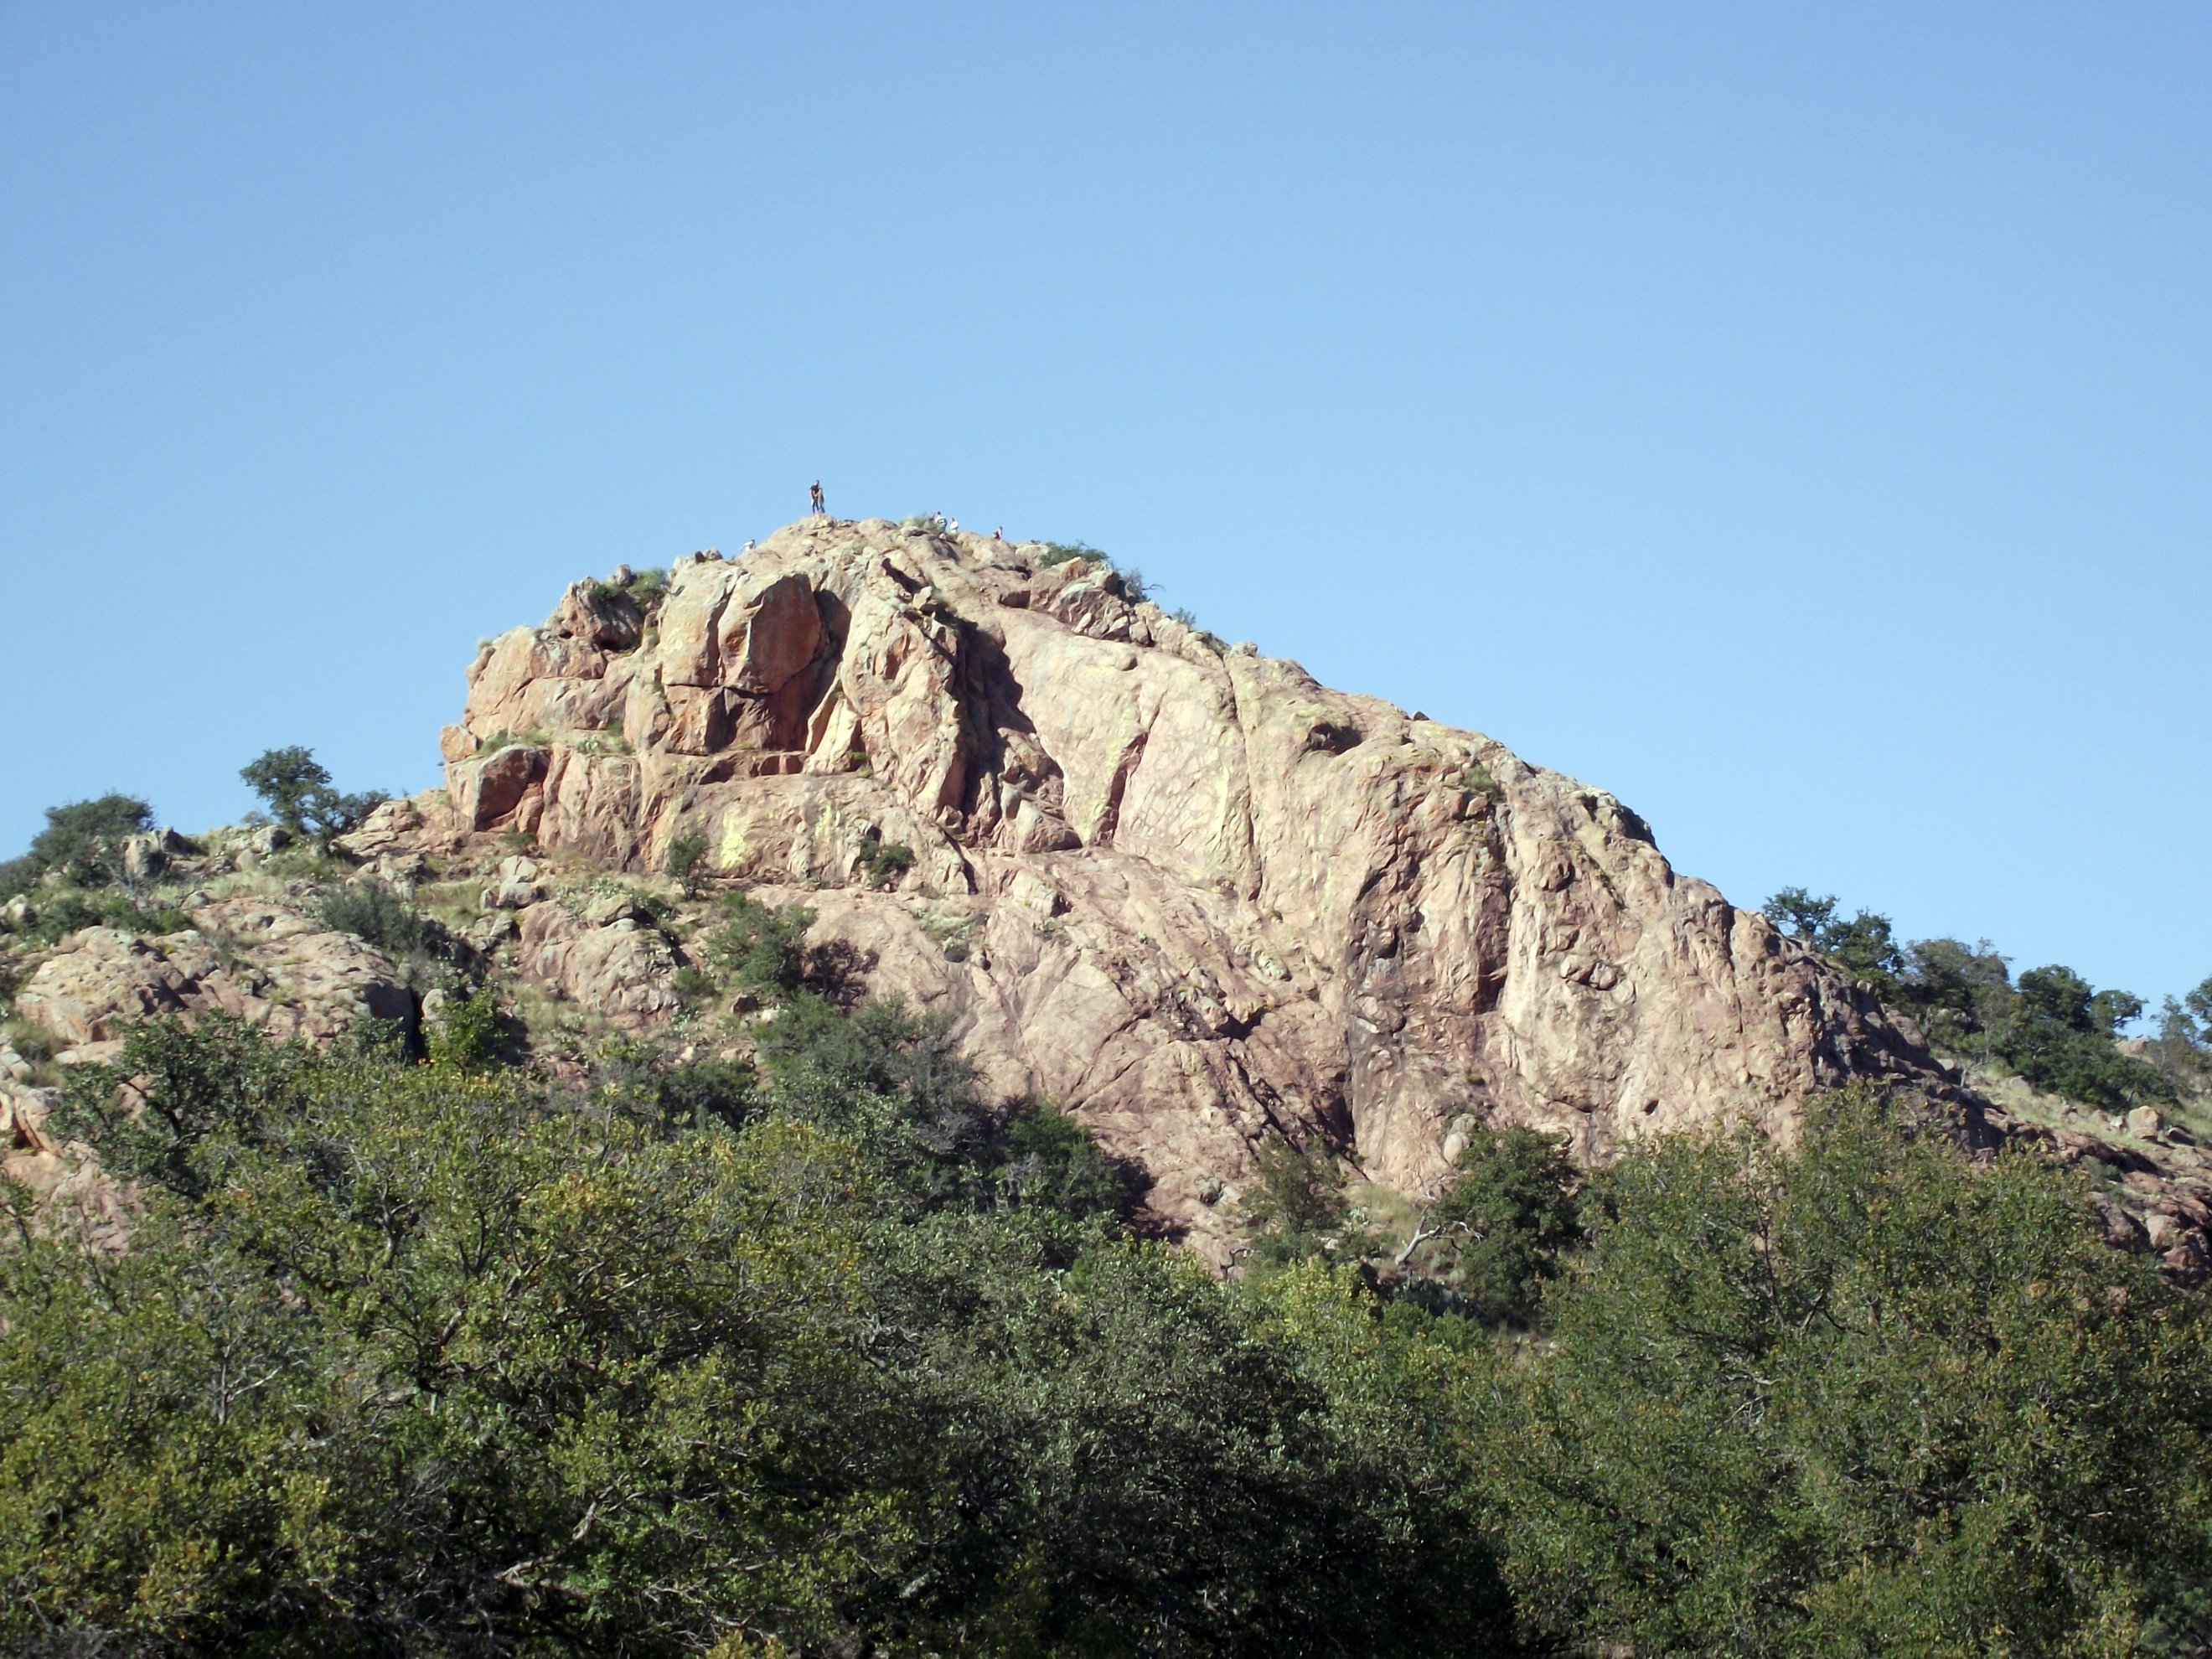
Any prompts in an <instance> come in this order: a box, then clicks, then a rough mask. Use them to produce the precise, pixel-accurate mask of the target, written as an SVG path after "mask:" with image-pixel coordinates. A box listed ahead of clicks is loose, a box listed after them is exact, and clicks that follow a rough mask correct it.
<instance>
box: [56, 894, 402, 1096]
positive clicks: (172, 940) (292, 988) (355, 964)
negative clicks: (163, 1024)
mask: <svg viewBox="0 0 2212 1659" xmlns="http://www.w3.org/2000/svg"><path fill="white" fill-rule="evenodd" d="M191 918H192V921H193V926H192V927H191V928H190V929H188V930H187V931H185V932H183V933H171V934H167V935H166V936H164V937H161V938H152V939H149V938H142V937H140V936H138V935H136V934H132V933H119V932H118V931H116V930H115V929H113V928H110V927H88V928H86V929H84V930H83V931H82V932H81V933H75V934H72V935H71V936H70V938H69V939H66V940H64V942H63V944H62V946H61V948H60V949H59V950H58V951H56V952H55V953H54V954H53V955H52V956H50V957H47V958H46V960H45V961H44V962H42V963H40V966H39V968H38V970H37V971H36V972H35V973H33V975H31V977H30V979H29V981H27V983H26V984H25V985H24V986H23V987H22V988H21V991H20V992H18V993H17V994H16V999H15V1010H16V1012H17V1013H19V1014H21V1015H22V1016H23V1017H25V1018H29V1019H31V1020H33V1021H35V1022H37V1023H38V1024H40V1025H43V1026H45V1027H46V1029H47V1030H51V1031H52V1032H53V1033H54V1035H55V1036H57V1037H58V1038H59V1039H60V1041H61V1042H63V1043H64V1044H66V1045H67V1047H66V1048H65V1050H64V1054H63V1055H62V1058H63V1059H64V1060H105V1059H107V1058H109V1057H110V1056H111V1055H112V1053H113V1052H114V1049H115V1048H116V1046H117V1045H118V1044H119V1043H120V1042H121V1041H122V1038H123V1036H124V1033H125V1031H126V1030H128V1029H129V1028H130V1027H131V1025H132V1024H135V1023H137V1021H139V1020H142V1019H145V1018H152V1017H155V1016H159V1015H163V1014H179V1015H183V1016H185V1017H186V1018H191V1017H192V1016H196V1015H198V1014H203V1013H207V1012H215V1011H219V1012H223V1013H228V1014H234V1015H236V1016H238V1017H239V1018H242V1019H246V1020H250V1021H251V1022H252V1023H253V1024H257V1025H260V1026H263V1027H264V1028H266V1029H267V1030H269V1031H270V1032H271V1033H272V1034H274V1035H275V1036H282V1037H289V1036H303V1037H307V1038H310V1039H313V1040H315V1041H318V1042H327V1041H328V1040H329V1039H330V1038H331V1037H333V1036H337V1035H338V1034H339V1033H340V1032H342V1031H343V1030H346V1029H347V1028H348V1027H349V1026H350V1025H352V1024H355V1023H356V1021H358V1020H362V1019H366V1018H377V1019H388V1020H393V1021H396V1022H398V1023H400V1024H403V1025H405V1026H407V1027H408V1028H409V1029H410V1030H411V1029H412V1026H413V1022H414V1019H415V999H414V996H413V994H412V993H411V992H410V991H409V990H408V988H407V987H406V986H405V985H404V983H402V982H401V980H400V978H399V975H398V973H397V971H396V970H395V969H393V967H392V963H390V962H389V961H388V960H387V959H386V957H384V956H383V955H382V954H380V952H378V951H375V950H374V949H372V948H371V947H370V946H368V945H365V944H363V943H362V941H361V940H360V939H356V938H355V937H354V936H353V935H352V934H350V933H332V932H330V931H329V930H327V929H325V928H323V927H319V926H318V925H317V924H316V923H314V922H313V921H310V920H309V919H308V918H307V916H305V915H302V914H301V913H300V912H298V911H296V910H294V909H292V908H289V906H285V905H281V904H276V903H273V902H266V901H264V900H261V899H257V898H246V897H231V898H223V899H216V900H212V901H210V902H205V903H203V904H201V905H199V906H198V907H197V908H194V909H193V910H192V912H191Z"/></svg>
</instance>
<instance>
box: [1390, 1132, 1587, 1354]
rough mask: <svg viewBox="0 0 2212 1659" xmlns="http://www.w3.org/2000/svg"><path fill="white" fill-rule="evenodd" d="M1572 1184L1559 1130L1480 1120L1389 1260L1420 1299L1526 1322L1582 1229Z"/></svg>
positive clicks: (1576, 1180) (1576, 1177)
mask: <svg viewBox="0 0 2212 1659" xmlns="http://www.w3.org/2000/svg"><path fill="white" fill-rule="evenodd" d="M1580 1184H1581V1176H1580V1174H1579V1172H1578V1171H1577V1170H1576V1169H1575V1167H1574V1165H1573V1164H1572V1163H1571V1162H1570V1161H1569V1159H1568V1158H1567V1152H1566V1141H1565V1138H1564V1137H1563V1136H1559V1135H1549V1134H1544V1133H1540V1132H1539V1131H1537V1130H1534V1129H1529V1128H1525V1127H1520V1126H1517V1125H1516V1126H1514V1127H1509V1128H1504V1129H1498V1128H1492V1127H1489V1126H1487V1125H1482V1126H1479V1127H1476V1128H1475V1129H1474V1131H1472V1132H1471V1133H1470V1134H1469V1137H1468V1145H1467V1146H1466V1149H1465V1150H1464V1151H1462V1152H1461V1153H1460V1155H1459V1158H1458V1160H1457V1161H1456V1163H1455V1164H1454V1166H1453V1174H1452V1176H1451V1179H1450V1181H1449V1182H1448V1183H1447V1184H1446V1185H1445V1186H1444V1188H1443V1191H1442V1192H1441V1193H1440V1194H1438V1196H1437V1200H1436V1201H1435V1202H1434V1203H1433V1204H1431V1205H1430V1206H1428V1207H1427V1208H1426V1209H1425V1210H1424V1211H1423V1212H1422V1213H1421V1216H1420V1218H1419V1221H1418V1222H1417V1223H1416V1224H1415V1226H1414V1230H1413V1234H1412V1236H1411V1237H1409V1238H1408V1239H1407V1242H1406V1244H1405V1247H1404V1248H1403V1249H1401V1251H1400V1252H1399V1254H1398V1265H1399V1266H1401V1267H1404V1268H1407V1269H1408V1270H1409V1271H1410V1273H1412V1274H1413V1280H1412V1283H1413V1288H1414V1293H1416V1294H1419V1295H1422V1296H1423V1298H1424V1299H1425V1300H1428V1301H1431V1302H1436V1303H1437V1304H1439V1305H1443V1306H1449V1307H1454V1308H1459V1307H1464V1308H1466V1309H1467V1310H1469V1311H1471V1312H1473V1313H1474V1314H1475V1315H1476V1316H1479V1317H1480V1318H1483V1319H1485V1320H1490V1321H1500V1320H1506V1321H1513V1322H1521V1323H1526V1322H1528V1321H1529V1320H1530V1319H1532V1318H1534V1316H1535V1313H1536V1310H1537V1306H1538V1303H1539V1299H1540V1297H1541V1294H1542V1291H1543V1286H1544V1285H1545V1283H1546V1282H1547V1280H1549V1279H1551V1278H1552V1277H1553V1275H1554V1274H1555V1273H1558V1271H1559V1266H1560V1263H1561V1261H1562V1260H1563V1258H1564V1257H1565V1254H1566V1252H1567V1251H1569V1250H1570V1249H1572V1248H1573V1246H1574V1245H1575V1243H1577V1240H1578V1239H1579V1237H1580V1236H1581V1230H1580V1227H1579V1225H1578V1223H1577V1219H1576V1215H1575V1193H1576V1189H1577V1188H1578V1187H1579V1186H1580Z"/></svg>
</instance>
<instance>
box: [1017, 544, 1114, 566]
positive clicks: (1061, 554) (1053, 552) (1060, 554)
mask: <svg viewBox="0 0 2212 1659" xmlns="http://www.w3.org/2000/svg"><path fill="white" fill-rule="evenodd" d="M1071 559H1081V560H1082V561H1083V562H1085V563H1086V564H1095V565H1097V566H1098V567H1099V568H1101V569H1103V570H1111V569H1112V568H1114V562H1113V561H1112V560H1111V559H1109V558H1108V557H1107V556H1105V555H1104V554H1103V553H1101V552H1100V551H1099V550H1097V548H1095V547H1093V546H1091V544H1090V543H1088V542H1046V543H1045V544H1043V550H1042V551H1041V552H1039V553H1038V555H1037V559H1036V562H1037V568H1038V569H1040V570H1049V569H1051V568H1053V567H1054V565H1058V564H1066V562H1068V561H1069V560H1071Z"/></svg>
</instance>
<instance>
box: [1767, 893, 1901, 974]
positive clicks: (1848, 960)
mask: <svg viewBox="0 0 2212 1659" xmlns="http://www.w3.org/2000/svg"><path fill="white" fill-rule="evenodd" d="M1762 908H1763V909H1764V911H1765V915H1767V916H1768V917H1769V918H1771V920H1772V921H1774V923H1775V924H1776V925H1777V926H1778V927H1780V928H1781V929H1782V930H1783V932H1784V933H1787V934H1789V936H1790V938H1792V939H1802V940H1803V941H1804V942H1805V943H1806V944H1808V945H1811V946H1812V947H1813V948H1814V950H1816V951H1820V953H1821V954H1822V955H1824V956H1826V957H1829V958H1830V959H1831V960H1832V961H1833V962H1834V963H1836V965H1837V966H1838V967H1839V968H1841V969H1843V970H1844V972H1845V973H1847V974H1849V975H1850V976H1851V977H1852V978H1853V979H1859V980H1864V981H1867V982H1868V983H1869V984H1871V985H1872V986H1873V987H1875V994H1877V995H1879V996H1880V997H1881V999H1882V1000H1884V1001H1885V1002H1894V1001H1896V1000H1898V998H1899V992H1900V989H1901V982H1902V980H1903V977H1904V975H1905V971H1906V969H1907V966H1908V963H1907V958H1906V956H1905V951H1904V948H1903V947H1902V946H1901V945H1899V943H1898V941H1897V939H1896V935H1895V930H1894V928H1893V927H1892V925H1891V922H1890V920H1889V918H1888V917H1887V916H1884V915H1876V914H1875V912H1874V911H1872V910H1861V911H1859V912H1858V913H1857V915H1852V916H1850V917H1847V918H1844V917H1838V915H1837V914H1836V900H1835V896H1834V895H1832V894H1824V895H1822V896H1819V897H1817V898H1816V897H1815V896H1813V895H1812V894H1811V893H1808V892H1807V891H1806V890H1805V889H1803V888H1802V887H1785V888H1784V889H1783V890H1781V891H1780V892H1778V893H1777V894H1776V895H1775V896H1773V897H1772V898H1771V899H1769V900H1767V901H1766V903H1765V905H1764V906H1763V907H1762Z"/></svg>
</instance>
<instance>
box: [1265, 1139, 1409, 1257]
mask: <svg viewBox="0 0 2212 1659" xmlns="http://www.w3.org/2000/svg"><path fill="white" fill-rule="evenodd" d="M1252 1162H1253V1171H1254V1176H1253V1182H1252V1185H1251V1186H1250V1188H1249V1189H1248V1190H1247V1191H1246V1193H1245V1194H1244V1200H1243V1211H1244V1216H1245V1219H1246V1222H1247V1224H1248V1225H1249V1229H1250V1231H1249V1249H1250V1252H1251V1255H1252V1257H1253V1259H1254V1260H1255V1261H1258V1262H1260V1263H1261V1264H1262V1265H1263V1266H1267V1267H1285V1266H1287V1265H1289V1264H1290V1263H1291V1262H1294V1261H1319V1260H1322V1259H1324V1258H1331V1259H1334V1260H1336V1261H1358V1260H1359V1259H1360V1258H1361V1257H1362V1256H1364V1255H1367V1254H1368V1253H1369V1252H1370V1250H1372V1249H1374V1248H1375V1245H1376V1239H1375V1237H1373V1235H1372V1234H1371V1233H1370V1232H1369V1231H1367V1230H1366V1228H1365V1227H1364V1226H1363V1225H1359V1224H1358V1221H1357V1220H1356V1219H1355V1218H1354V1217H1353V1215H1352V1202H1351V1200H1350V1199H1349V1198H1347V1197H1346V1195H1345V1191H1344V1177H1343V1172H1342V1171H1341V1170H1340V1169H1339V1168H1338V1167H1337V1162H1336V1159H1335V1158H1334V1157H1332V1156H1331V1155H1330V1153H1329V1152H1328V1148H1326V1147H1325V1146H1321V1145H1320V1144H1319V1143H1317V1142H1316V1143H1315V1144H1313V1145H1311V1146H1306V1147H1304V1148H1303V1149H1301V1148H1299V1147H1296V1146H1291V1143H1290V1142H1289V1141H1287V1140H1284V1139H1271V1140H1267V1141H1265V1142H1263V1143H1261V1146H1260V1148H1259V1150H1258V1151H1257V1152H1255V1153H1254V1154H1253V1159H1252Z"/></svg>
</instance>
